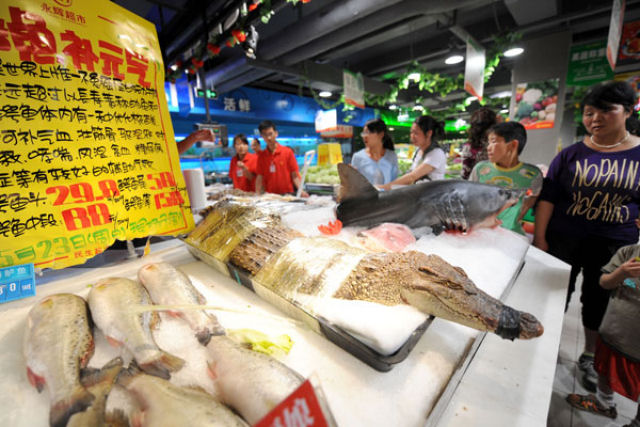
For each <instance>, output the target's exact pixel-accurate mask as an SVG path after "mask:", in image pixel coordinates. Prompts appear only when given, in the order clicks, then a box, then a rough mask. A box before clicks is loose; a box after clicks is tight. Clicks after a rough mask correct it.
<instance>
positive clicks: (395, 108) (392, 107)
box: [389, 104, 398, 110]
mask: <svg viewBox="0 0 640 427" xmlns="http://www.w3.org/2000/svg"><path fill="white" fill-rule="evenodd" d="M397 109H398V106H397V105H396V104H391V105H389V110H397Z"/></svg>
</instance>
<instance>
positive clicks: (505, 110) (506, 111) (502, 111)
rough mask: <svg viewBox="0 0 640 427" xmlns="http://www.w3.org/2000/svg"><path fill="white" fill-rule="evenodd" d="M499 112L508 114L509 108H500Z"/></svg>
mask: <svg viewBox="0 0 640 427" xmlns="http://www.w3.org/2000/svg"><path fill="white" fill-rule="evenodd" d="M500 113H501V114H509V110H508V109H506V108H505V109H504V110H500Z"/></svg>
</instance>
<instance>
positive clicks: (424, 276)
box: [400, 255, 544, 339]
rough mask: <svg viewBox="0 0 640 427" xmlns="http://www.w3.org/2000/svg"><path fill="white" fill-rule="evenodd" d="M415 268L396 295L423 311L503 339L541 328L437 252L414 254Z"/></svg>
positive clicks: (538, 332)
mask: <svg viewBox="0 0 640 427" xmlns="http://www.w3.org/2000/svg"><path fill="white" fill-rule="evenodd" d="M415 259H416V268H413V269H410V271H408V272H406V273H409V274H411V275H412V277H409V278H408V279H409V280H403V282H404V284H403V286H402V287H401V289H400V295H401V297H402V299H403V301H405V302H406V303H407V304H409V305H411V306H413V307H416V308H417V309H419V310H420V311H422V312H424V313H428V314H431V315H433V316H436V317H441V318H443V319H447V320H451V321H454V322H456V323H460V324H463V325H465V326H469V327H471V328H474V329H478V330H481V331H491V332H495V333H497V334H498V335H500V336H502V337H503V338H508V339H513V338H520V339H529V338H534V337H538V336H540V335H542V333H543V331H544V328H543V327H542V325H541V324H540V322H538V320H537V319H536V318H535V317H534V316H533V315H531V314H528V313H522V312H519V311H517V310H514V309H512V308H511V307H508V306H505V305H504V304H502V303H501V302H500V301H498V300H496V299H495V298H493V297H491V296H490V295H488V294H486V293H484V292H483V291H481V290H479V289H478V288H477V287H476V286H475V284H474V283H473V282H472V281H471V279H470V278H469V277H468V276H467V275H466V273H465V272H464V270H462V269H461V268H460V267H454V266H452V265H451V264H449V263H447V262H446V261H445V260H443V259H442V258H440V257H439V256H437V255H428V256H426V257H423V256H419V257H416V258H415Z"/></svg>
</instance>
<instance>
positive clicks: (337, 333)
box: [183, 239, 434, 372]
mask: <svg viewBox="0 0 640 427" xmlns="http://www.w3.org/2000/svg"><path fill="white" fill-rule="evenodd" d="M183 241H184V243H185V244H186V245H187V248H188V250H189V251H190V252H191V254H193V256H195V257H196V258H198V259H200V260H201V261H203V262H204V263H205V264H208V265H210V266H211V267H213V268H215V269H216V270H218V271H219V272H220V273H222V274H224V275H226V276H228V277H231V278H232V279H234V280H235V281H237V282H238V283H239V284H240V285H242V286H245V287H247V288H249V289H250V290H252V291H253V292H255V293H256V294H258V295H259V296H260V297H261V298H262V299H264V300H267V301H268V302H270V303H271V304H272V305H273V306H275V307H276V308H278V309H279V310H281V311H283V312H284V313H285V314H287V315H289V316H290V317H292V318H294V319H296V320H299V321H301V322H304V324H305V325H307V326H308V327H309V328H311V329H312V330H314V331H315V332H317V333H319V334H321V335H323V336H325V337H326V338H327V339H328V340H329V341H331V342H333V343H334V344H336V345H337V346H339V347H340V348H342V349H344V350H346V351H347V352H349V353H351V354H352V355H353V356H355V357H357V358H358V359H360V360H361V361H363V362H364V363H366V364H367V365H369V366H371V367H372V368H374V369H376V370H378V371H381V372H387V371H389V370H391V369H392V368H393V365H394V364H396V363H399V362H402V361H403V360H404V359H406V357H407V356H408V355H409V353H410V352H411V350H412V349H413V347H414V346H415V345H416V343H417V342H418V340H419V339H420V337H421V336H422V334H424V332H425V331H426V329H427V328H428V327H429V325H430V324H431V322H432V321H433V319H434V318H433V316H430V317H429V318H428V319H427V320H426V321H425V322H424V323H422V324H421V325H420V326H418V327H417V328H416V329H415V330H414V331H413V332H412V333H411V335H410V336H409V338H408V339H407V340H406V341H405V343H404V344H403V345H402V346H401V347H400V348H399V349H398V350H397V351H396V352H395V353H393V354H390V355H383V354H380V353H378V352H377V351H376V350H374V349H372V348H371V347H369V346H368V345H366V344H364V343H363V342H361V341H359V340H358V339H356V338H355V337H354V336H352V335H351V334H349V333H348V332H347V331H345V330H344V329H342V328H340V327H339V326H337V325H335V324H333V323H331V322H330V321H328V320H327V319H324V318H322V317H320V316H314V315H313V314H311V313H309V312H308V311H306V310H305V309H304V308H302V307H301V306H300V305H298V304H297V303H295V302H292V301H289V300H287V299H285V298H283V297H281V296H280V295H278V294H276V293H274V292H273V291H271V290H270V289H268V288H267V287H265V286H262V285H261V284H260V283H258V282H256V281H255V280H254V279H253V278H252V277H251V275H250V274H248V272H246V271H244V270H242V269H240V268H238V267H236V266H234V265H232V264H230V263H225V262H222V261H220V260H218V259H217V258H215V257H213V256H211V255H209V254H208V253H206V252H204V251H202V250H201V249H200V248H198V247H195V246H193V245H192V244H190V243H189V242H188V241H186V240H184V239H183Z"/></svg>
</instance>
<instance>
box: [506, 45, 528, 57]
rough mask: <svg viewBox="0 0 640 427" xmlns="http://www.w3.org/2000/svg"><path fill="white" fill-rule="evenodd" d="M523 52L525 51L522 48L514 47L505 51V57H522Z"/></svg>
mask: <svg viewBox="0 0 640 427" xmlns="http://www.w3.org/2000/svg"><path fill="white" fill-rule="evenodd" d="M522 52H524V49H523V48H521V47H512V48H511V49H507V50H505V51H504V56H507V57H509V58H510V57H512V56H518V55H520V54H521V53H522Z"/></svg>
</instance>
